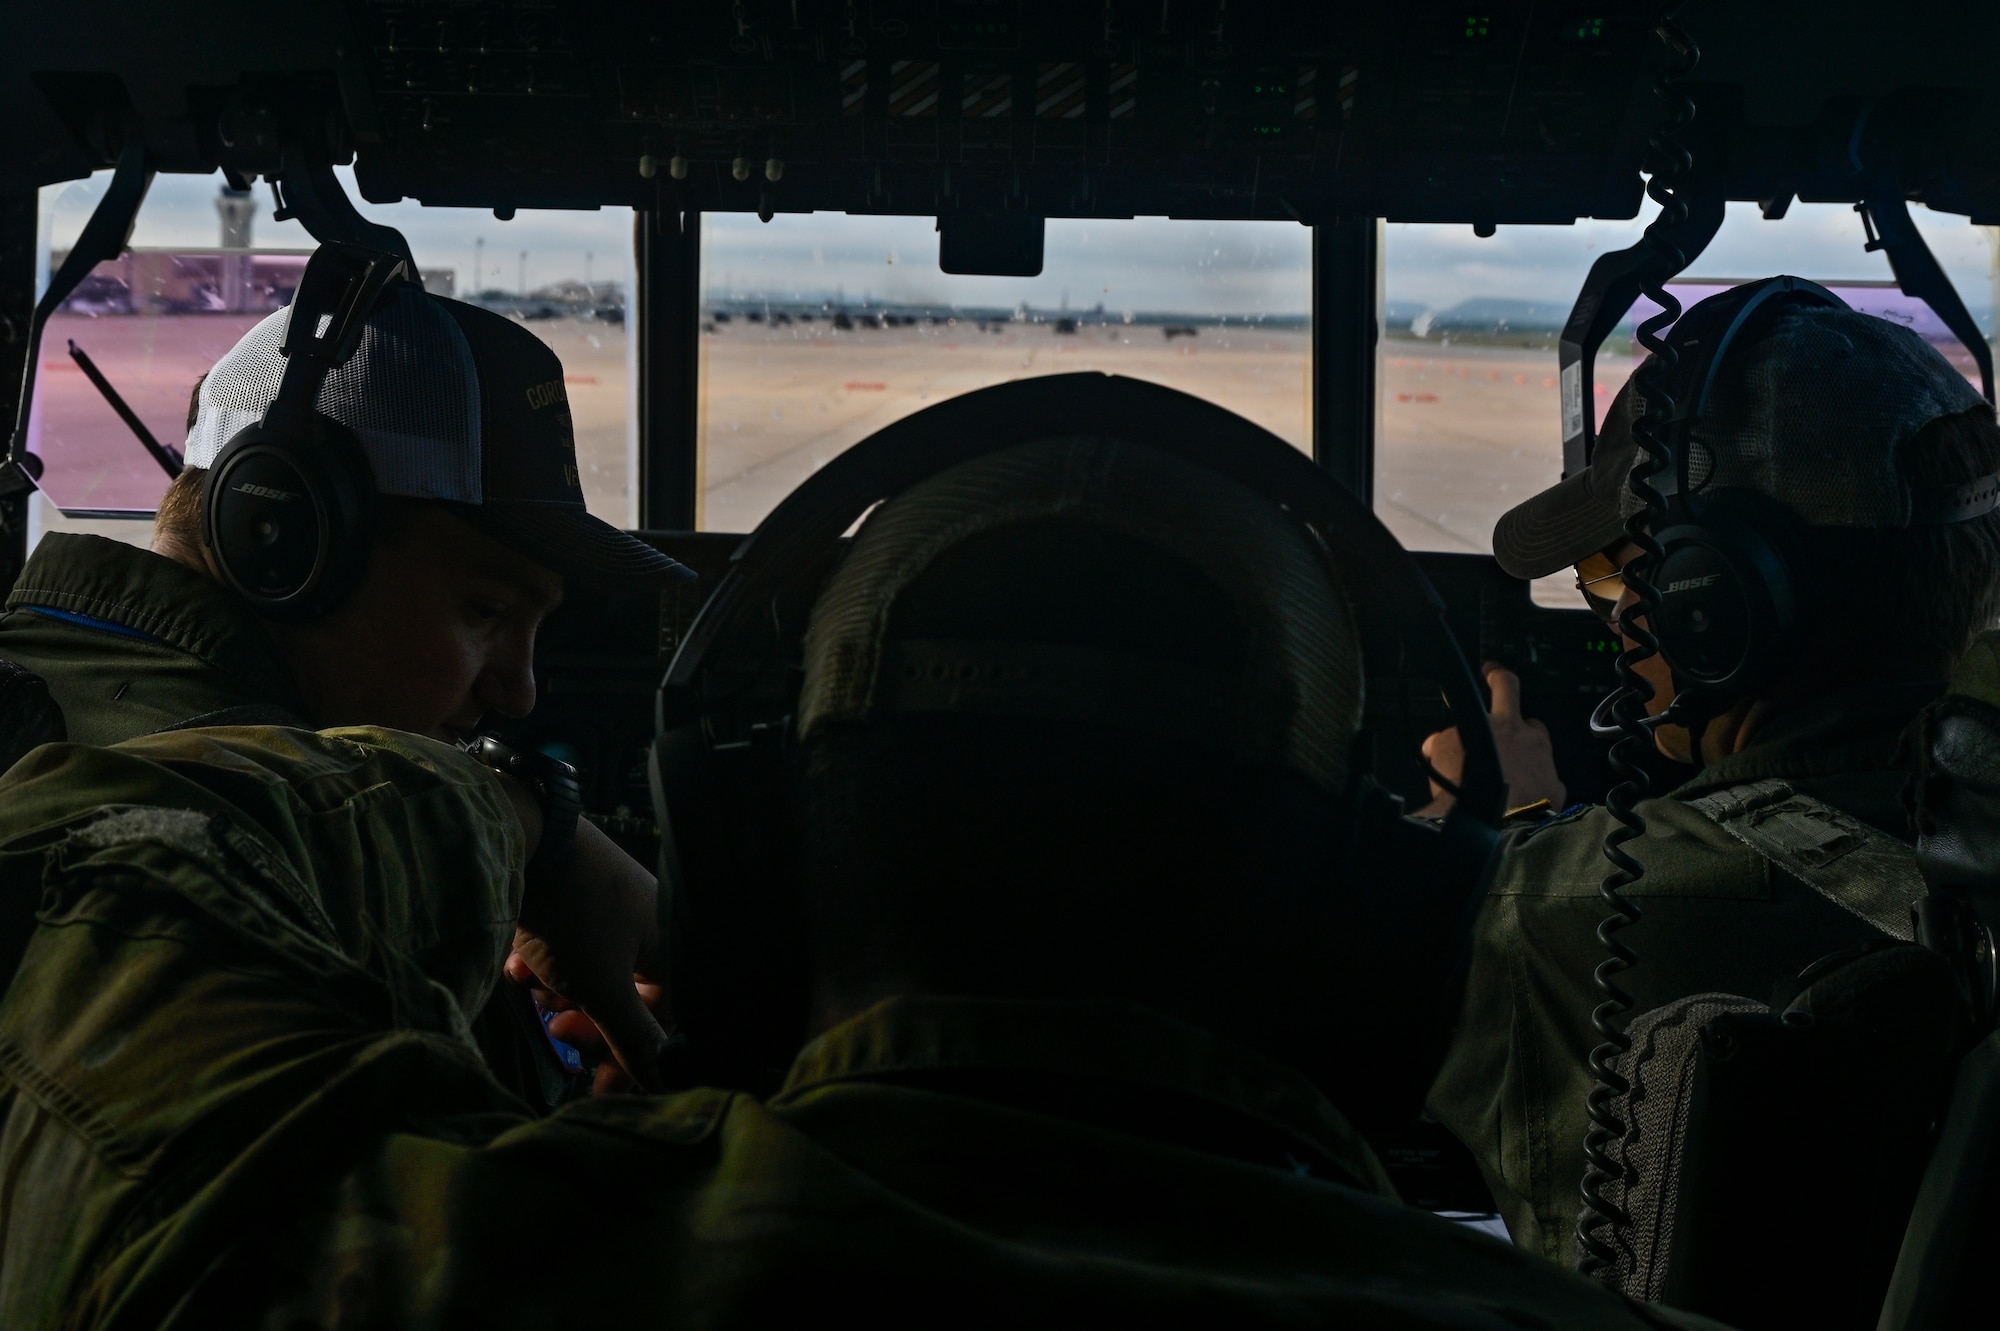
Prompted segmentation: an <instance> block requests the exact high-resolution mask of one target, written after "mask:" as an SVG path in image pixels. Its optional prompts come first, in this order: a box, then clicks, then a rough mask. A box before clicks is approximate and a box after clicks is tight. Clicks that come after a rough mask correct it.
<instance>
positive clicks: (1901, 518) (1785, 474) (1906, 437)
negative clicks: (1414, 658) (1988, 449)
mask: <svg viewBox="0 0 2000 1331" xmlns="http://www.w3.org/2000/svg"><path fill="white" fill-rule="evenodd" d="M1727 294H1728V293H1723V295H1721V296H1711V297H1710V298H1709V299H1710V300H1722V299H1725V298H1726V297H1727ZM1706 303H1707V302H1706V301H1704V302H1702V304H1706ZM1700 308H1701V306H1700V305H1696V306H1694V307H1693V308H1692V309H1691V310H1690V311H1689V312H1688V313H1689V314H1692V313H1693V310H1698V309H1700ZM1682 317H1683V318H1686V317H1688V316H1687V315H1683V316H1682ZM1646 363H1647V364H1648V365H1650V364H1651V363H1652V358H1651V357H1649V358H1648V359H1647V362H1646ZM1643 370H1644V367H1643V366H1642V367H1641V372H1643ZM1637 378H1638V376H1637V375H1636V374H1635V375H1634V376H1633V378H1632V379H1631V380H1628V381H1627V382H1626V384H1625V386H1624V387H1623V388H1621V389H1620V390H1619V391H1618V396H1617V397H1616V398H1614V399H1613V400H1612V403H1611V410H1610V413H1609V414H1608V415H1607V416H1606V418H1605V422H1604V429H1603V431H1602V433H1601V434H1600V436H1599V438H1598V441H1597V449H1596V451H1595V452H1594V453H1593V454H1592V455H1591V459H1590V465H1589V466H1588V467H1587V468H1585V469H1584V470H1583V471H1580V472H1577V473H1576V474H1575V475H1572V476H1568V477H1565V478H1564V479H1563V480H1562V481H1560V482H1559V483H1557V484H1556V485H1553V486H1551V487H1550V488H1549V489H1546V490H1544V491H1542V492H1541V493H1540V494H1538V495H1536V496H1534V497H1533V498H1532V499H1529V500H1527V501H1526V502H1524V503H1522V504H1519V505H1517V506H1516V507H1514V508H1513V509H1511V510H1509V511H1508V512H1507V513H1506V514H1505V515H1504V516H1502V517H1501V519H1500V521H1499V523H1498V524H1497V525H1496V526H1495V527H1494V529H1493V553H1494V555H1495V556H1497V557H1498V559H1499V561H1500V566H1501V567H1502V568H1504V569H1506V570H1507V572H1509V573H1511V574H1513V575H1514V576H1515V577H1517V578H1540V577H1546V576H1547V575H1549V574H1551V573H1554V572H1556V571H1557V570H1559V569H1561V568H1564V567H1566V566H1568V565H1570V564H1574V563H1576V562H1577V561H1578V560H1580V559H1583V558H1585V557H1586V556H1588V555H1591V554H1594V553H1596V552H1597V551H1599V550H1602V549H1604V548H1606V547H1607V546H1610V545H1613V544H1615V543H1617V542H1618V541H1620V540H1622V539H1623V538H1624V531H1625V521H1626V519H1627V518H1628V517H1630V516H1631V515H1632V514H1634V513H1636V512H1638V511H1639V510H1640V508H1641V507H1642V505H1641V504H1640V502H1639V500H1638V499H1637V497H1636V496H1634V495H1633V494H1632V493H1631V491H1630V489H1629V487H1628V486H1627V485H1626V479H1627V477H1628V476H1629V475H1630V473H1631V471H1632V468H1633V467H1634V466H1635V465H1637V463H1638V461H1639V457H1640V453H1639V447H1638V442H1637V440H1636V439H1635V438H1634V437H1633V434H1632V424H1633V422H1634V421H1635V420H1636V419H1637V418H1638V417H1639V415H1640V414H1642V413H1643V410H1644V399H1643V398H1642V397H1641V396H1640V394H1639V392H1638V387H1637V382H1636V381H1637ZM1986 405H1987V403H1986V399H1984V398H1983V397H1981V396H1980V395H1979V391H1978V390H1977V389H1976V388H1974V387H1973V386H1972V385H1971V384H1970V383H1968V382H1967V381H1966V379H1965V376H1963V375H1962V374H1960V373H1959V372H1958V371H1957V370H1955V369H1953V368H1952V365H1951V362H1949V361H1947V360H1946V359H1945V358H1944V356H1943V355H1941V354H1940V353H1939V352H1938V350H1937V348H1935V347H1933V346H1932V345H1931V344H1930V343H1928V342H1926V341H1925V340H1924V339H1923V338H1921V337H1919V336H1918V335H1917V334H1916V333H1914V332H1912V331H1911V330H1910V329H1908V328H1905V327H1903V326H1902V325H1900V324H1895V323H1891V322H1889V321H1888V320H1886V319H1881V318H1877V317H1876V316H1874V315H1870V314H1862V313H1859V312H1858V311H1855V310H1851V309H1847V308H1844V307H1835V306H1823V305H1787V306H1784V307H1782V308H1780V309H1778V310H1776V311H1775V312H1774V313H1773V314H1772V316H1771V317H1770V320H1769V321H1768V323H1766V324H1765V325H1764V327H1763V330H1762V332H1761V335H1759V336H1758V337H1757V338H1756V339H1755V340H1754V341H1750V342H1747V343H1743V344H1740V345H1739V346H1738V347H1736V348H1733V349H1732V350H1731V351H1730V353H1729V354H1728V355H1727V356H1726V358H1725V363H1724V364H1723V366H1722V367H1721V373H1720V375H1719V376H1718V377H1717V380H1716V383H1715V386H1714V388H1713V390H1712V391H1711V393H1710V395H1709V399H1708V405H1707V407H1706V408H1705V409H1704V411H1703V412H1702V416H1701V419H1700V420H1698V421H1696V422H1695V424H1694V428H1693V431H1692V434H1691V436H1690V444H1689V448H1690V452H1689V458H1688V480H1689V485H1690V487H1691V488H1692V489H1694V490H1695V491H1696V492H1701V491H1714V490H1721V489H1747V490H1754V491H1757V492H1758V493H1760V494H1763V495H1766V496H1768V497H1770V498H1772V499H1775V500H1777V501H1778V502H1779V503H1781V504H1783V505H1785V506H1786V507H1787V508H1789V509H1791V510H1792V511H1793V512H1794V513H1795V514H1796V515H1797V516H1798V518H1799V520H1800V521H1801V522H1803V523H1804V524H1805V525H1806V526H1808V527H1869V528H1900V527H1908V526H1912V525H1916V524H1918V523H1921V522H1924V521H1927V520H1935V518H1927V517H1926V513H1925V509H1924V499H1925V497H1924V496H1920V495H1918V494H1916V493H1915V492H1913V490H1912V488H1911V486H1910V483H1909V482H1908V481H1907V480H1905V479H1904V477H1903V474H1902V470H1901V468H1900V467H1899V466H1898V461H1899V458H1900V454H1901V450H1902V448H1903V446H1904V445H1905V444H1907V443H1908V442H1909V441H1910V439H1911V438H1912V437H1913V436H1915V435H1916V434H1917V433H1918V432H1919V431H1920V430H1922V429H1923V428H1924V427H1925V426H1926V425H1929V424H1930V423H1931V422H1932V421H1934V420H1936V419H1938V418H1939V417H1940V416H1950V415H1955V414H1957V413H1959V412H1962V411H1970V410H1972V409H1973V408H1975V407H1985V406H1986ZM1662 479H1664V480H1666V482H1667V484H1668V485H1669V486H1671V485H1672V483H1673V482H1672V480H1671V479H1670V478H1667V477H1664V476H1663V478H1662Z"/></svg>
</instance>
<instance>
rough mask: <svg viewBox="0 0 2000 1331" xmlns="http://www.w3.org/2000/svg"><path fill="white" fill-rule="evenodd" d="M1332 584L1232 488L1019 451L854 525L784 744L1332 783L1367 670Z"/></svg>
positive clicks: (1193, 473) (1292, 533) (1105, 454)
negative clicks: (980, 744) (1212, 755)
mask: <svg viewBox="0 0 2000 1331" xmlns="http://www.w3.org/2000/svg"><path fill="white" fill-rule="evenodd" d="M1335 578H1336V572H1335V570H1333V569H1332V568H1331V567H1330V565H1329V564H1328V563H1327V561H1326V558H1325V556H1324V555H1323V554H1322V552H1321V551H1320V550H1319V549H1318V548H1317V547H1316V546H1314V545H1313V544H1312V543H1311V541H1310V540H1309V538H1308V537H1307V535H1306V534H1305V532H1303V531H1302V530H1301V529H1300V528H1299V526H1298V525H1297V524H1296V523H1294V522H1293V521H1292V520H1291V519H1290V518H1288V517H1287V516H1286V515H1285V514H1284V513H1283V512H1282V511H1280V510H1279V509H1278V508H1277V507H1276V506H1275V505H1274V504H1272V503H1270V502H1269V501H1268V500H1266V499H1264V498H1262V497H1260V496H1258V495H1257V494H1255V493H1254V492H1252V491H1250V490H1248V489H1246V488H1244V487H1243V486H1241V485H1239V484H1238V483H1237V482H1235V481H1233V480H1231V479H1229V478H1227V477H1225V476H1222V475H1219V474H1217V473H1215V472H1212V471H1209V470H1208V469H1207V468H1205V467H1201V466H1199V465H1197V464H1194V463H1191V462H1188V461H1185V460H1183V459H1180V458H1178V457H1175V456H1173V455H1171V454H1168V453H1165V452H1163V451H1161V450H1159V449H1155V448H1151V447H1149V446H1146V445H1143V444H1138V443H1134V442H1131V441H1127V440H1113V439H1103V438H1098V437H1094V436H1076V437H1071V438H1064V439H1044V440H1038V441H1036V442H1033V443H1028V444H1022V445H1019V446H1016V447H1014V448H1010V449H1005V450H1002V451H1000V452H997V453H993V454H989V455H987V456H985V457H982V458H979V459H976V460H974V461H971V462H967V463H963V464H961V465H959V466H957V467H953V468H951V469H949V470H947V471H943V472H940V473H938V474H937V475H935V476H933V477H931V478H929V479H927V480H925V481H923V482H920V483H919V484H917V485H915V486H912V487H911V488H910V489H908V490H906V491H904V492H902V493H901V494H899V495H896V496H895V497H893V498H891V499H889V500H887V501H886V502H884V503H883V504H882V505H880V506H879V507H878V508H876V509H875V511H874V512H873V513H872V514H870V515H869V517H868V519H867V521H866V522H864V523H863V524H862V526H861V529H860V530H859V531H858V532H857V533H856V535H855V537H854V541H853V544H852V546H851V547H850V548H849V550H848V552H847V555H846V557H845V559H844V560H843V561H842V563H841V564H840V566H839V568H838V569H836V570H835V572H834V573H833V575H832V577H831V578H830V579H829V580H828V583H827V586H826V588H825V590H824V591H823V592H822V593H821V596H820V599H819V601H818V603H817V605H816V606H815V607H814V611H813V616H812V621H811V624H810V626H809V627H808V629H807V633H806V651H805V667H806V677H805V684H804V689H803V691H802V693H801V696H800V703H799V733H800V735H801V737H802V738H810V737H811V736H812V735H813V734H814V733H816V732H817V731H818V730H820V729H821V728H823V727H825V726H828V725H830V724H833V723H837V722H849V721H864V722H865V721H869V720H872V719H875V718H879V717H884V716H889V715H899V714H901V715H908V714H940V713H958V714H973V715H981V716H988V717H1003V718H1004V717H1019V718H1033V719H1041V720H1053V721H1073V722H1078V723H1082V724H1089V725H1095V726H1100V727H1108V728H1111V729H1117V730H1126V731H1131V732H1137V733H1142V734H1150V735H1156V736H1167V737H1171V738H1178V739H1180V740H1183V741H1185V742H1187V743H1189V744H1192V745H1197V746H1202V747H1206V748H1209V749H1212V750H1216V751H1219V752H1221V753H1224V754H1227V755H1228V756H1230V757H1233V758H1235V759H1238V760H1241V761H1245V762H1250V763H1260V764H1274V765H1277V766H1280V767H1283V768H1286V769H1289V770H1292V771H1296V772H1298V773H1300V774H1301V775H1303V776H1305V777H1306V778H1308V779H1309V780H1311V781H1313V782H1314V783H1315V784H1316V785H1318V786H1320V787H1321V788H1322V789H1323V790H1325V791H1327V792H1328V793H1329V794H1338V793H1339V792H1341V791H1342V790H1343V789H1344V788H1345V787H1346V785H1347V782H1348V774H1349V770H1350V749H1351V747H1352V744H1353V740H1354V736H1355V734H1356V733H1357V731H1358V730H1359V728H1360V724H1361V704H1362V654H1361V643H1360V637H1359V633H1358V630H1357V628H1356V625H1355V620H1354V616H1353V612H1352V610H1351V608H1350V606H1349V604H1348V601H1347V597H1346V595H1345V593H1343V592H1342V591H1341V590H1340V588H1339V585H1338V583H1337V581H1335Z"/></svg>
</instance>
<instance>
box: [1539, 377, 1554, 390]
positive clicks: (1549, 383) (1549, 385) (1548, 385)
mask: <svg viewBox="0 0 2000 1331" xmlns="http://www.w3.org/2000/svg"><path fill="white" fill-rule="evenodd" d="M1555 386H1556V381H1555V380H1553V379H1544V380H1542V387H1544V388H1554V387H1555Z"/></svg>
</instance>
